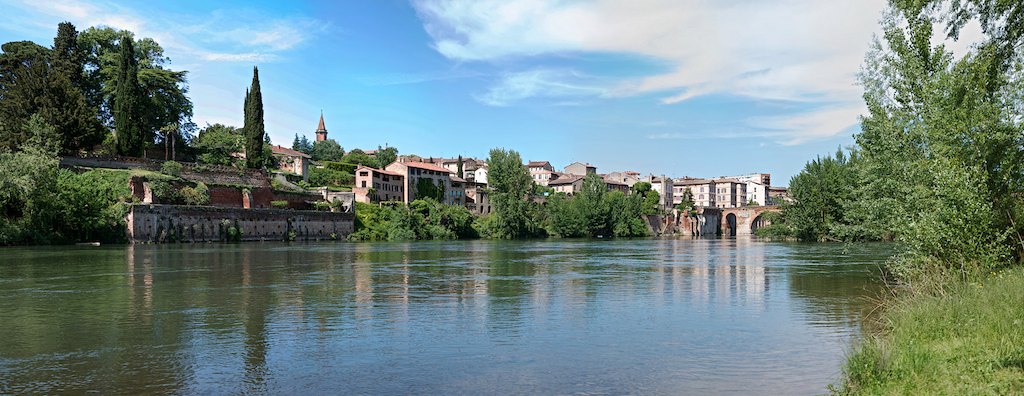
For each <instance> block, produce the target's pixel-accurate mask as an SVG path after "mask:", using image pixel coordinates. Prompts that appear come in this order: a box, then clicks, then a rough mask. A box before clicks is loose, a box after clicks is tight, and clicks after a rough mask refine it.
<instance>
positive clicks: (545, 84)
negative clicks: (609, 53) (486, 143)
mask: <svg viewBox="0 0 1024 396" xmlns="http://www.w3.org/2000/svg"><path fill="white" fill-rule="evenodd" d="M581 80H583V76H582V75H580V74H579V73H576V72H574V71H572V70H557V69H544V68H538V69H533V70H527V71H523V72H515V73H508V74H506V75H504V76H502V77H501V79H500V80H499V81H498V83H497V84H495V85H494V86H492V87H491V88H490V89H489V90H488V91H487V92H486V93H484V94H482V95H477V96H476V99H477V100H479V101H480V102H482V103H484V104H487V105H491V106H507V105H509V104H512V103H515V102H517V101H520V100H523V99H526V98H532V97H541V98H561V99H567V98H574V97H587V96H597V95H601V94H603V93H604V92H605V90H604V89H603V88H601V87H597V86H589V85H586V84H585V83H583V82H582V81H581ZM558 103H572V104H576V102H573V101H567V100H562V101H559V102H558Z"/></svg>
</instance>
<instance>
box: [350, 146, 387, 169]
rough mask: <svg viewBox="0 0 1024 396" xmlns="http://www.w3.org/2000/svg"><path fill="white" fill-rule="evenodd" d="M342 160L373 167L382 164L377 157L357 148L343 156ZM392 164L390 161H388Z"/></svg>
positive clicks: (378, 166) (379, 166)
mask: <svg viewBox="0 0 1024 396" xmlns="http://www.w3.org/2000/svg"><path fill="white" fill-rule="evenodd" d="M341 162H344V163H346V164H352V165H365V166H369V167H371V168H381V167H382V165H381V164H380V163H379V162H378V161H377V159H376V158H374V157H371V156H370V155H368V154H366V153H365V152H364V151H363V150H360V149H355V150H352V151H349V152H348V154H345V156H344V157H342V159H341ZM388 164H390V163H388Z"/></svg>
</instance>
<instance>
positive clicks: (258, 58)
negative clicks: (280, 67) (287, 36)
mask: <svg viewBox="0 0 1024 396" xmlns="http://www.w3.org/2000/svg"><path fill="white" fill-rule="evenodd" d="M201 57H202V59H203V60H206V61H210V62H246V63H255V62H272V61H274V60H277V58H278V56H277V55H275V54H265V53H260V52H248V53H239V54H235V53H219V52H207V53H203V54H202V55H201Z"/></svg>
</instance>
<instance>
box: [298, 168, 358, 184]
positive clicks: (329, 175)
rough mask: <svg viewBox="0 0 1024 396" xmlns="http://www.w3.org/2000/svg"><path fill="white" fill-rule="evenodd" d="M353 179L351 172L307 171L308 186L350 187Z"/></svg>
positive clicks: (330, 170)
mask: <svg viewBox="0 0 1024 396" xmlns="http://www.w3.org/2000/svg"><path fill="white" fill-rule="evenodd" d="M354 179H355V177H354V176H353V174H352V172H345V171H338V170H333V169H327V168H322V169H321V168H313V169H310V170H309V185H311V186H349V185H352V181H353V180H354Z"/></svg>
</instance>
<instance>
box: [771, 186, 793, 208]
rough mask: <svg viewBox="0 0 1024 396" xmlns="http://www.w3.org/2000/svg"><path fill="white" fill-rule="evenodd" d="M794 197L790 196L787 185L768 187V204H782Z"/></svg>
mask: <svg viewBox="0 0 1024 396" xmlns="http://www.w3.org/2000/svg"><path fill="white" fill-rule="evenodd" d="M792 200H793V199H792V198H790V197H789V189H788V188H786V187H768V201H767V204H768V205H782V204H783V203H784V202H790V201H792Z"/></svg>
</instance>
